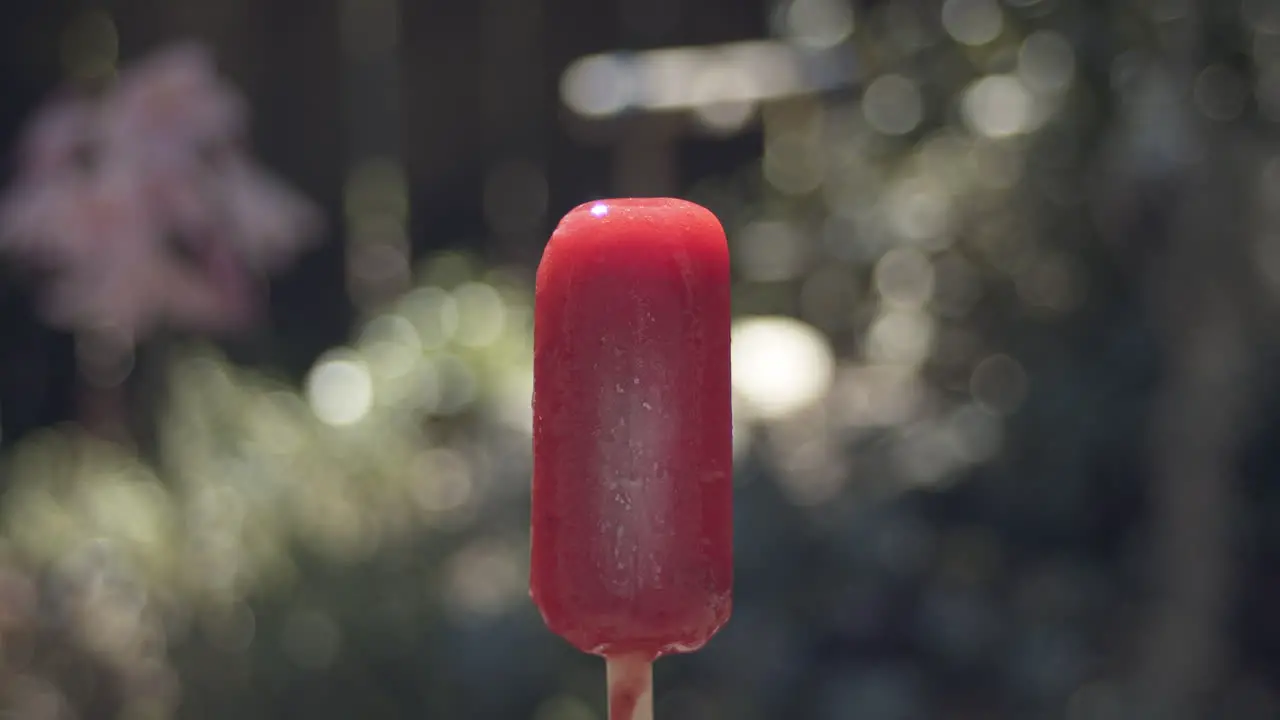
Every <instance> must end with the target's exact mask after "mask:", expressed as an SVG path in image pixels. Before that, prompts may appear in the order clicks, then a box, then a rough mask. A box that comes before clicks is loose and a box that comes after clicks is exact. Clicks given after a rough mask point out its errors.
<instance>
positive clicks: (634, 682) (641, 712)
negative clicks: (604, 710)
mask: <svg viewBox="0 0 1280 720" xmlns="http://www.w3.org/2000/svg"><path fill="white" fill-rule="evenodd" d="M605 667H606V673H607V676H608V680H609V720H653V663H652V662H651V661H650V660H649V659H648V658H646V657H643V656H636V655H624V656H622V657H611V658H606V659H605Z"/></svg>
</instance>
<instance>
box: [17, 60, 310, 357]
mask: <svg viewBox="0 0 1280 720" xmlns="http://www.w3.org/2000/svg"><path fill="white" fill-rule="evenodd" d="M246 115H247V110H246V107H245V103H244V100H243V98H242V97H241V96H240V95H239V93H237V92H236V91H235V89H234V88H232V87H231V86H230V85H229V84H227V83H226V82H225V81H223V80H222V79H221V78H219V77H218V75H217V72H216V68H215V66H214V63H213V60H212V58H211V56H210V55H209V53H208V52H207V51H205V49H204V48H202V47H201V46H199V45H195V44H181V45H177V46H174V47H172V48H168V49H165V50H162V51H160V52H157V53H156V54H154V55H152V56H151V57H149V58H146V59H144V60H142V61H140V62H139V63H137V64H135V65H134V66H133V67H130V68H127V69H125V70H124V71H122V72H121V73H120V76H119V78H118V80H117V82H116V83H115V84H114V85H113V86H112V87H111V88H110V89H108V90H107V91H106V92H105V93H104V94H103V95H101V96H99V97H94V98H90V97H86V96H82V95H77V94H69V93H64V94H61V95H59V96H56V97H55V98H54V99H52V100H51V101H50V102H49V103H48V104H47V105H46V107H44V108H43V109H41V110H40V111H38V112H37V113H36V114H35V116H34V117H33V119H32V121H31V123H30V125H29V127H28V130H27V132H26V134H25V136H24V138H23V140H22V145H21V147H20V148H19V151H20V152H19V161H20V167H19V169H18V174H17V175H16V177H15V180H14V182H13V184H12V185H11V186H10V187H9V188H8V189H7V191H6V192H5V194H4V196H3V198H0V253H5V254H8V255H10V256H11V257H13V258H14V259H16V260H18V261H19V262H20V263H22V264H24V265H26V266H28V267H34V268H37V269H40V270H43V271H47V272H48V273H49V277H48V278H47V279H45V280H43V283H42V286H41V287H40V288H39V290H40V293H41V300H42V307H43V308H44V310H45V312H46V315H47V318H48V319H49V321H50V322H53V323H55V324H58V325H60V326H62V327H65V328H68V329H72V330H93V331H97V332H102V331H109V332H111V333H113V334H115V335H117V336H118V337H119V338H120V339H123V340H127V341H129V342H134V341H137V340H140V339H142V338H144V337H145V336H146V335H147V334H149V333H150V332H152V331H153V330H155V329H156V328H157V327H159V326H162V325H169V326H174V327H181V328H184V329H188V330H195V331H200V332H220V331H226V330H233V329H237V328H240V327H243V326H244V325H245V324H246V323H248V322H249V321H251V320H252V318H253V315H254V308H255V306H256V292H255V290H256V286H257V277H258V275H259V273H261V272H265V271H271V270H278V269H280V268H281V267H283V266H284V265H286V264H287V263H288V262H289V261H291V260H292V259H293V258H294V257H295V256H296V255H297V253H298V252H299V251H300V250H301V249H302V248H303V247H304V245H305V244H306V243H307V242H308V241H309V240H310V239H312V238H313V237H314V236H315V235H316V234H317V233H318V231H319V229H320V218H319V213H318V211H317V210H316V209H315V208H314V207H313V206H312V204H311V203H310V202H309V201H307V200H306V199H305V198H303V197H302V196H301V195H299V194H298V193H297V192H295V191H294V190H292V189H291V188H289V187H288V186H286V185H285V184H284V183H283V182H281V181H280V180H278V179H276V178H275V177H273V176H272V175H271V174H270V173H268V172H267V171H266V170H265V169H263V168H262V167H261V166H260V165H258V164H257V163H256V162H254V160H253V158H252V157H251V156H250V155H249V154H248V152H247V151H246V150H245V148H244V144H243V139H244V138H243V135H244V131H245V125H246Z"/></svg>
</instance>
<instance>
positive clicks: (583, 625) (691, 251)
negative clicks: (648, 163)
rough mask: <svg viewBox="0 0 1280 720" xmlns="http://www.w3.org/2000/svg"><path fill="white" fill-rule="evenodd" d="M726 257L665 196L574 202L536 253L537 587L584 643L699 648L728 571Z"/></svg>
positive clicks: (707, 216)
mask: <svg viewBox="0 0 1280 720" xmlns="http://www.w3.org/2000/svg"><path fill="white" fill-rule="evenodd" d="M729 305H730V303H729V258H728V249H727V245H726V243H725V236H724V231H723V229H722V228H721V226H720V223H719V221H717V220H716V218H715V216H714V215H713V214H712V213H711V212H710V211H708V210H706V209H705V208H702V207H700V206H698V205H695V204H693V203H690V202H687V201H684V200H676V199H670V198H642V199H626V200H601V201H597V202H593V203H587V204H585V205H582V206H579V207H578V208H575V209H574V210H572V211H570V212H569V213H568V214H567V215H566V216H565V217H564V219H563V220H562V221H561V222H560V225H559V226H558V227H557V228H556V230H555V232H554V233H553V234H552V236H551V240H550V241H549V242H548V244H547V247H546V249H545V250H544V253H543V257H542V262H541V263H540V265H539V267H538V276H537V288H536V308H535V322H534V401H533V406H534V477H533V510H532V531H531V535H532V538H531V542H532V557H531V573H530V591H531V593H532V595H533V598H534V600H535V601H536V602H537V604H538V607H539V609H540V610H541V611H542V615H543V617H544V619H545V620H546V622H547V625H548V626H549V627H550V628H551V629H552V630H553V631H555V632H556V633H558V634H560V635H561V636H562V637H564V638H565V639H566V640H568V641H569V642H570V643H572V644H573V645H575V646H576V647H578V648H579V649H581V650H583V651H585V652H592V653H597V654H601V655H606V656H616V655H622V654H628V655H642V656H646V657H648V658H649V659H652V658H654V657H657V656H659V655H662V654H666V653H671V652H688V651H692V650H696V649H697V648H699V647H701V646H702V645H703V644H705V643H706V642H707V640H708V639H709V638H710V637H711V636H712V635H713V634H714V633H715V632H716V631H717V630H718V629H719V628H720V627H721V626H722V625H723V624H724V623H725V622H726V621H727V620H728V618H729V613H730V608H731V602H732V598H731V595H732V583H733V547H732V545H733V538H732V534H733V525H732V477H731V476H732V470H733V468H732V463H733V454H732V424H731V412H730V409H731V400H730V397H731V396H730V378H729V321H730V308H729Z"/></svg>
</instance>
